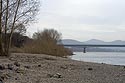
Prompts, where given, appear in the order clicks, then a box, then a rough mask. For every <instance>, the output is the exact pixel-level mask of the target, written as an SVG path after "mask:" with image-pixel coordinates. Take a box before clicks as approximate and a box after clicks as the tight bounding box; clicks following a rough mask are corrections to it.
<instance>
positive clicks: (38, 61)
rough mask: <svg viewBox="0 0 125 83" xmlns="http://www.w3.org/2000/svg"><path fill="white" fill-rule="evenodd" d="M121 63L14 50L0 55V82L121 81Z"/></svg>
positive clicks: (124, 77) (124, 71)
mask: <svg viewBox="0 0 125 83" xmlns="http://www.w3.org/2000/svg"><path fill="white" fill-rule="evenodd" d="M8 65H9V66H8ZM6 66H8V67H6ZM124 67H125V66H116V65H115V66H114V65H107V64H97V63H89V62H80V61H75V60H71V59H68V58H61V57H55V56H50V55H45V54H25V53H15V54H12V55H11V56H10V57H9V58H1V57H0V72H2V73H1V75H0V76H1V77H2V78H5V79H0V83H3V81H4V82H5V83H125V68H124ZM1 77H0V78H1Z"/></svg>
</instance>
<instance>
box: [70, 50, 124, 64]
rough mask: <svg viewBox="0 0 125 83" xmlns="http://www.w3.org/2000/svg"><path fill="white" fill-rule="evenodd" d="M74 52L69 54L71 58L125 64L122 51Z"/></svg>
mask: <svg viewBox="0 0 125 83" xmlns="http://www.w3.org/2000/svg"><path fill="white" fill-rule="evenodd" d="M74 54H75V55H73V56H71V58H72V59H74V60H79V61H86V62H95V63H106V64H113V65H125V53H124V52H87V53H83V52H75V53H74Z"/></svg>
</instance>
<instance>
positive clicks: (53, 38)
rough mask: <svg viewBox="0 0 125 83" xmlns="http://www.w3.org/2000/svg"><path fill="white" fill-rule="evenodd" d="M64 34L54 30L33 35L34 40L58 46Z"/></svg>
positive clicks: (46, 30) (45, 30)
mask: <svg viewBox="0 0 125 83" xmlns="http://www.w3.org/2000/svg"><path fill="white" fill-rule="evenodd" d="M61 36H62V34H61V33H59V32H58V31H57V30H54V29H44V30H43V31H41V32H36V33H34V34H33V38H34V39H36V40H40V41H41V42H42V41H46V42H51V43H55V44H57V43H58V42H59V41H61V38H62V37H61Z"/></svg>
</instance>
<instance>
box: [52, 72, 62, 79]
mask: <svg viewBox="0 0 125 83" xmlns="http://www.w3.org/2000/svg"><path fill="white" fill-rule="evenodd" d="M53 77H55V78H62V75H61V74H60V73H56V74H55V75H54V76H53Z"/></svg>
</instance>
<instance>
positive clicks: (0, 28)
mask: <svg viewBox="0 0 125 83" xmlns="http://www.w3.org/2000/svg"><path fill="white" fill-rule="evenodd" d="M1 24H2V0H0V56H3V55H4V52H3V45H2V25H1Z"/></svg>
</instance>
